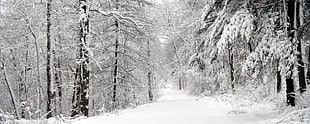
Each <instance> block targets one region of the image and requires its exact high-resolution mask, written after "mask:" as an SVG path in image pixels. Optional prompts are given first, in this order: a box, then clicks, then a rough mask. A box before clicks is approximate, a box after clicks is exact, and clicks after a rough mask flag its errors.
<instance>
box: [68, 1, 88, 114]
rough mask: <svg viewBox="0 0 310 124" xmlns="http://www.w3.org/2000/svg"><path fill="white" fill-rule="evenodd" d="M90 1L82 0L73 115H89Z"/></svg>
mask: <svg viewBox="0 0 310 124" xmlns="http://www.w3.org/2000/svg"><path fill="white" fill-rule="evenodd" d="M88 4H89V2H88V0H80V14H81V15H80V16H81V17H82V18H81V19H80V28H81V30H80V48H79V55H78V59H79V64H78V66H77V68H76V76H75V78H76V82H75V88H74V90H75V91H74V95H73V98H74V99H73V110H72V113H71V116H72V117H73V116H76V115H78V114H82V115H84V116H89V114H88V110H89V108H88V105H89V70H88V67H87V66H88V64H89V56H88V51H87V49H86V47H87V46H86V45H87V43H86V35H87V34H88V32H89V15H88V14H89V13H88V11H89V6H88Z"/></svg>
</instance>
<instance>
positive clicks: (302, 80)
mask: <svg viewBox="0 0 310 124" xmlns="http://www.w3.org/2000/svg"><path fill="white" fill-rule="evenodd" d="M303 3H304V2H303V0H299V1H298V2H297V3H296V5H295V6H296V7H295V8H296V10H295V11H296V14H295V18H296V23H297V24H296V29H295V30H296V40H297V51H298V54H297V61H298V79H299V91H300V93H303V92H305V91H306V90H307V86H306V76H305V67H304V65H305V64H304V62H303V58H302V45H303V42H302V35H299V34H301V32H300V31H298V32H297V30H299V29H300V27H302V26H303V17H304V16H303V11H304V10H303V5H304V4H303Z"/></svg>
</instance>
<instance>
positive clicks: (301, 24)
mask: <svg viewBox="0 0 310 124" xmlns="http://www.w3.org/2000/svg"><path fill="white" fill-rule="evenodd" d="M0 7H1V9H0V11H1V14H0V19H1V21H0V28H1V30H0V82H1V83H0V89H1V90H0V105H1V106H0V114H1V115H2V116H0V121H1V120H5V119H8V118H10V119H12V118H15V119H22V118H24V119H43V118H50V117H60V116H61V117H73V118H74V117H78V116H87V117H89V116H95V115H100V114H102V113H113V112H115V111H117V110H121V109H126V108H134V107H135V106H138V105H141V104H146V103H149V102H154V101H156V98H157V96H158V94H157V90H158V89H160V88H161V87H162V84H164V83H165V82H167V81H168V82H174V84H175V85H176V86H177V87H178V88H179V89H180V90H185V91H188V92H189V93H190V94H193V95H197V96H217V95H221V94H234V95H236V96H248V99H250V100H252V101H255V102H263V101H264V100H266V99H271V100H273V101H274V102H277V103H278V104H279V108H281V107H283V106H292V107H296V108H297V109H300V108H307V107H309V105H310V104H309V103H310V101H309V99H310V94H309V91H307V86H308V85H309V84H310V69H309V65H310V64H309V62H310V56H309V55H310V46H309V45H310V1H309V0H235V1H234V0H174V1H172V0H170V1H169V0H167V1H162V3H161V4H158V3H157V2H156V1H151V0H1V3H0ZM4 115H6V116H4Z"/></svg>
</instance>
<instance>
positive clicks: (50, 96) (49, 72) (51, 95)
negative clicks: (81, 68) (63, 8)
mask: <svg viewBox="0 0 310 124" xmlns="http://www.w3.org/2000/svg"><path fill="white" fill-rule="evenodd" d="M51 4H52V0H48V1H47V13H46V17H47V18H46V22H47V28H46V36H47V38H46V42H47V64H46V66H47V67H46V78H47V80H46V81H47V105H46V112H47V115H46V118H50V117H53V112H52V111H53V109H55V108H54V104H55V103H54V102H55V92H54V86H53V85H54V84H53V83H54V82H53V62H52V60H53V56H52V55H53V53H52V52H53V48H52V47H53V46H52V41H51Z"/></svg>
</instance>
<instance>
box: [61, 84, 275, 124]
mask: <svg viewBox="0 0 310 124" xmlns="http://www.w3.org/2000/svg"><path fill="white" fill-rule="evenodd" d="M264 107H266V106H264ZM232 110H234V107H233V106H231V105H230V104H227V103H225V102H219V101H218V100H215V99H214V98H211V97H206V98H203V99H198V98H197V97H193V96H189V95H187V94H186V93H184V92H182V91H179V90H174V89H173V88H171V87H168V88H166V89H163V90H162V91H161V97H160V98H159V99H158V102H154V103H150V104H145V105H141V106H138V107H137V108H135V109H127V110H123V111H121V112H119V113H118V114H115V115H111V114H108V115H103V116H96V117H90V118H87V119H76V120H72V121H69V122H64V123H72V124H259V123H266V121H265V120H266V119H269V118H272V115H273V114H272V113H265V114H264V113H260V114H257V113H256V112H255V111H253V112H251V111H250V112H249V113H245V114H229V113H231V111H232Z"/></svg>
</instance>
